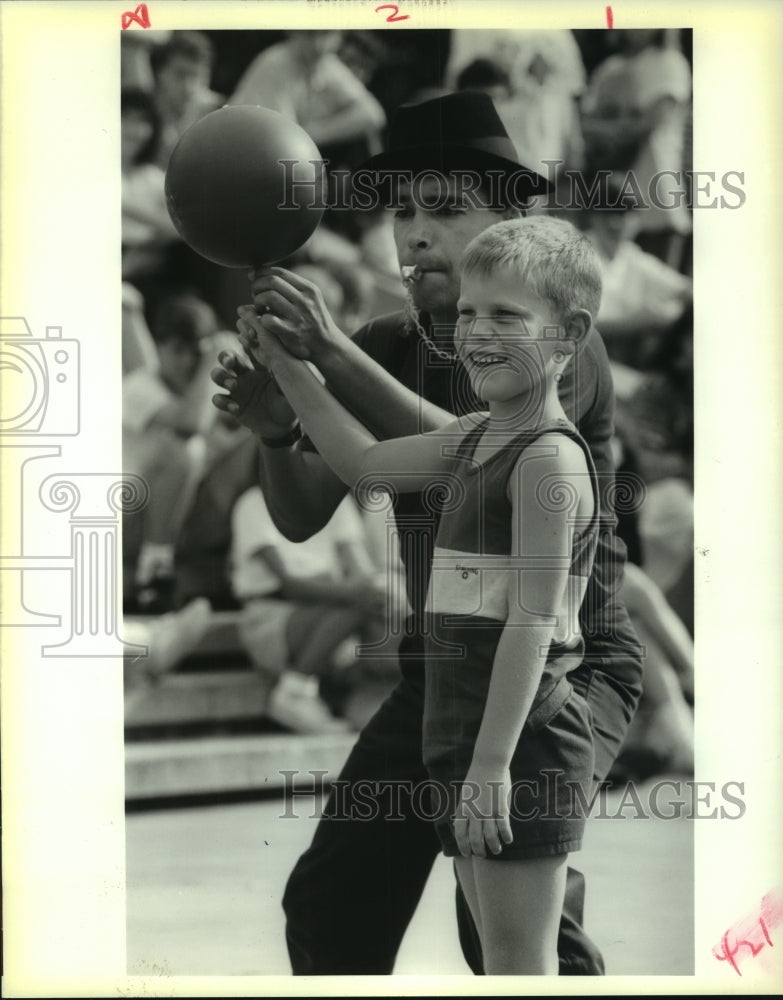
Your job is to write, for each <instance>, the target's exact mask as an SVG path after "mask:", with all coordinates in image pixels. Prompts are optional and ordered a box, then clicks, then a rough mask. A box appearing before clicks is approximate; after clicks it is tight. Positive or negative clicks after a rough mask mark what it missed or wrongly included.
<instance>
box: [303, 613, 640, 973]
mask: <svg viewBox="0 0 783 1000" xmlns="http://www.w3.org/2000/svg"><path fill="white" fill-rule="evenodd" d="M622 613H623V615H624V611H623V612H622ZM401 670H402V680H401V681H400V683H399V684H398V685H397V687H396V688H395V689H394V691H393V692H392V694H391V695H390V696H389V697H388V698H387V700H386V701H385V702H384V704H383V705H382V706H381V708H380V709H379V710H378V712H377V713H376V714H375V716H374V717H373V719H371V721H370V722H369V723H368V724H367V726H366V727H365V728H364V730H363V731H362V733H361V735H360V736H359V739H358V741H357V743H356V745H355V747H354V749H353V750H352V752H351V754H350V756H349V757H348V760H347V761H346V764H345V766H344V767H343V770H342V772H341V774H340V777H339V779H338V783H337V786H336V789H333V790H332V792H331V793H330V795H329V798H328V801H327V804H326V806H325V807H324V818H322V819H321V820H320V822H319V823H318V827H317V829H316V832H315V836H314V838H313V842H312V844H311V846H310V847H309V849H308V850H307V851H306V852H305V853H304V854H303V855H302V857H301V858H300V859H299V861H298V863H297V864H296V866H295V868H294V870H293V872H292V873H291V876H290V878H289V880H288V884H287V886H286V891H285V895H284V898H283V908H284V910H285V914H286V918H287V923H286V937H287V942H288V951H289V956H290V959H291V966H292V969H293V972H294V974H295V975H389V974H391V972H392V971H393V968H394V962H395V959H396V956H397V951H398V949H399V946H400V943H401V941H402V938H403V935H404V934H405V931H406V929H407V927H408V923H409V922H410V919H411V917H412V916H413V914H414V911H415V910H416V906H417V905H418V902H419V899H420V898H421V895H422V892H423V890H424V886H425V884H426V881H427V877H428V876H429V873H430V870H431V868H432V865H433V863H434V861H435V858H436V857H437V855H438V853H439V852H440V841H439V840H438V837H437V834H436V833H435V829H434V824H433V823H431V822H430V821H428V820H427V819H426V818H423V817H422V816H420V815H417V810H416V809H415V808H414V806H415V805H417V804H419V805H420V803H417V802H416V799H415V797H414V798H413V799H412V798H411V796H410V795H406V794H398V795H397V796H396V797H395V798H394V799H392V798H390V795H391V792H390V791H387V792H386V793H384V794H382V795H381V796H380V808H378V809H374V808H373V805H372V802H371V800H372V799H373V798H374V794H373V791H372V789H373V788H374V786H375V785H376V783H378V784H379V785H380V786H381V787H385V786H386V785H387V784H389V785H391V786H393V784H394V783H395V782H398V783H399V782H402V783H404V787H405V788H415V787H416V786H417V785H420V784H421V783H423V782H425V781H426V780H427V773H426V771H425V769H424V767H423V764H422V762H421V755H422V750H421V726H422V710H423V704H424V690H423V689H424V668H423V663H422V662H421V660H419V659H418V658H416V659H406V658H405V657H404V656H402V657H401ZM571 677H572V683H573V686H574V688H575V689H576V690H577V691H578V692H579V693H580V694H581V695H582V696H583V697H584V698H586V700H587V702H588V704H589V705H590V707H591V710H592V712H593V721H594V735H595V749H596V768H595V771H596V780H598V781H600V780H603V778H605V776H606V774H607V773H608V770H609V767H610V766H611V763H612V761H613V760H614V758H615V756H616V754H617V752H618V750H619V748H620V744H621V742H622V739H623V736H624V733H625V730H626V728H627V725H628V721H629V720H630V718H631V715H632V714H633V710H634V707H635V703H636V699H637V698H638V681H639V678H638V675H637V674H636V673H635V672H634V671H633V670H631V671H629V683H628V685H624V684H623V683H620V682H618V681H617V680H616V679H612V678H609V677H608V676H607V674H605V673H602V672H598V671H595V670H592V669H590V668H589V667H586V666H584V665H583V666H582V667H580V668H579V670H578V671H575V672H574V673H573V674H572V675H571ZM302 781H303V782H306V776H303V777H302ZM343 782H344V783H345V784H343ZM361 782H366V783H367V784H365V785H364V786H362V785H361V784H360V785H359V786H358V787H357V783H361ZM352 790H355V791H356V793H357V797H356V798H355V799H354V798H353V797H352ZM306 802H307V800H306V799H294V800H293V811H294V812H295V813H296V814H297V815H299V816H302V817H304V816H308V815H310V814H311V813H310V811H307V810H306V805H305V803H306ZM425 802H426V800H425ZM425 808H426V805H425ZM390 811H391V814H392V818H390V815H389V814H390ZM352 812H353V815H354V817H355V818H348V817H351V815H352ZM373 812H375V815H371V814H372V813H373ZM395 812H396V813H398V815H399V816H400V817H401V818H398V819H395V818H393V815H394V813H395ZM335 813H336V815H335ZM330 816H331V817H332V818H329V817H330ZM363 817H367V818H363ZM583 907H584V878H583V876H582V875H581V874H580V873H579V872H577V871H574V870H573V869H569V870H568V880H567V885H566V899H565V905H564V908H563V917H562V920H561V924H560V934H559V938H558V954H559V958H560V974H561V975H602V974H603V972H604V966H603V960H602V958H601V954H600V952H599V951H598V949H597V948H596V946H595V945H594V944H593V943H592V941H590V939H589V938H588V937H587V935H586V934H585V933H584V930H583V929H582V915H583ZM457 918H458V923H459V936H460V943H461V944H462V949H463V953H464V955H465V959H466V961H467V962H468V964H469V966H470V967H471V969H472V970H473V972H474V973H476V974H477V975H480V974H482V973H483V969H482V963H481V952H480V948H479V946H478V940H477V938H476V936H475V929H474V927H473V923H472V921H471V919H470V914H469V912H468V909H467V905H466V903H465V900H464V897H463V896H462V894H461V892H460V891H459V889H458V890H457Z"/></svg>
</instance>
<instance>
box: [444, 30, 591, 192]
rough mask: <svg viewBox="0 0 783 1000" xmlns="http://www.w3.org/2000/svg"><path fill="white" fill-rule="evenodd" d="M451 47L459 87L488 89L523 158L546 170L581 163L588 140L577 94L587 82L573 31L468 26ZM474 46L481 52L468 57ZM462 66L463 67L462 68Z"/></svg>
mask: <svg viewBox="0 0 783 1000" xmlns="http://www.w3.org/2000/svg"><path fill="white" fill-rule="evenodd" d="M456 34H458V35H463V34H464V35H467V36H476V38H475V41H474V40H473V39H471V38H469V39H468V40H467V44H466V42H465V41H464V40H459V41H457V43H456V44H455V46H454V47H453V50H452V54H451V59H450V65H451V70H450V75H451V74H453V73H455V72H456V78H455V82H456V86H457V89H458V90H483V91H484V92H485V93H487V94H489V96H490V97H491V98H492V99H493V101H494V102H495V106H496V108H497V111H498V114H499V115H500V117H501V119H502V121H503V124H504V125H505V127H506V131H507V132H508V134H509V137H510V138H511V141H512V142H513V143H514V147H515V149H516V151H517V153H518V154H519V159H520V160H521V162H522V163H525V164H526V165H527V166H529V167H532V168H533V169H534V170H537V171H538V172H539V173H541V174H543V175H544V176H550V173H551V170H550V169H549V168H548V167H547V165H546V164H545V163H544V162H543V161H544V160H560V161H561V164H560V166H559V167H558V168H557V170H556V172H559V171H561V170H563V169H567V170H578V169H580V168H581V167H582V161H583V154H584V143H583V139H582V131H581V125H580V119H579V109H578V106H577V103H576V102H577V98H578V97H579V94H580V93H581V91H582V89H583V87H584V82H585V71H584V66H583V65H582V57H581V54H580V52H579V47H578V46H577V44H576V40H575V39H574V36H573V34H572V33H571V32H570V31H509V32H505V33H498V32H495V31H467V32H457V33H456ZM470 50H472V51H473V52H475V54H476V58H474V59H473V60H472V61H471V60H469V59H467V55H468V52H469V51H470ZM457 67H459V68H458V69H457Z"/></svg>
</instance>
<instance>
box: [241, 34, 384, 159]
mask: <svg viewBox="0 0 783 1000" xmlns="http://www.w3.org/2000/svg"><path fill="white" fill-rule="evenodd" d="M341 35H342V32H340V31H292V32H290V34H289V36H288V38H286V40H285V41H283V42H279V43H278V44H277V45H271V46H270V47H269V48H268V49H264V51H263V52H261V53H260V54H259V55H258V56H257V57H256V58H255V59H254V61H253V62H252V63H251V64H250V66H249V67H248V69H247V70H246V71H245V73H244V75H243V76H242V78H241V80H240V81H239V83H238V84H237V87H236V90H235V91H234V93H233V94H232V95H231V97H230V99H229V102H228V103H229V104H260V105H261V106H262V107H265V108H271V109H272V110H273V111H279V112H280V114H282V115H286V116H287V117H288V118H292V119H293V120H294V121H295V122H297V123H298V124H299V125H301V126H302V128H303V129H304V130H305V131H306V132H308V133H309V135H310V137H311V138H312V140H313V142H315V144H316V145H317V146H318V148H319V149H320V150H321V152H322V153H324V154H325V150H326V149H328V148H329V147H330V146H336V145H339V144H341V143H345V142H350V141H353V140H356V139H362V138H366V139H368V141H370V144H371V146H373V149H372V152H375V151H377V150H376V148H375V147H377V149H379V148H380V146H379V134H380V131H381V130H382V129H383V127H384V126H385V124H386V114H385V112H384V110H383V108H382V107H381V105H380V103H379V102H378V101H377V100H376V99H375V98H374V97H373V95H372V94H371V93H370V92H369V90H367V88H366V87H365V86H364V84H363V83H362V82H361V81H360V80H359V79H358V78H357V77H356V76H355V75H354V74H353V73H352V72H351V70H350V69H348V67H347V66H346V65H345V63H343V62H342V61H341V60H340V58H339V57H338V55H337V49H338V48H339V46H340V41H341ZM325 155H326V154H325Z"/></svg>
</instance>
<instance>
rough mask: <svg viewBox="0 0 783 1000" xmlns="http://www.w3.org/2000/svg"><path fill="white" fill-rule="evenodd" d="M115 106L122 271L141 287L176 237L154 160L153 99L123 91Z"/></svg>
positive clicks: (156, 124) (157, 131) (161, 176)
mask: <svg viewBox="0 0 783 1000" xmlns="http://www.w3.org/2000/svg"><path fill="white" fill-rule="evenodd" d="M120 109H121V142H120V162H121V166H122V276H123V278H124V279H125V280H127V281H130V282H132V283H133V284H135V285H137V286H139V287H140V288H142V291H143V290H144V289H143V287H142V286H143V282H144V279H145V278H148V277H150V276H154V275H155V274H156V273H158V272H161V271H163V270H165V268H166V266H167V258H168V253H169V249H170V247H171V246H172V244H177V243H179V241H180V238H179V234H178V233H177V230H176V229H175V228H174V223H173V222H172V221H171V219H170V218H169V213H168V210H167V208H166V195H165V191H164V183H165V174H164V173H163V170H161V168H160V167H159V166H158V165H157V163H156V162H155V158H156V156H157V150H158V143H159V138H160V127H161V126H160V117H159V115H158V112H157V110H156V108H155V104H154V102H153V99H152V97H150V95H149V94H147V93H145V92H144V91H143V90H134V89H130V90H123V92H122V94H121V96H120Z"/></svg>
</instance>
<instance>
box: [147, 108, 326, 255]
mask: <svg viewBox="0 0 783 1000" xmlns="http://www.w3.org/2000/svg"><path fill="white" fill-rule="evenodd" d="M292 181H293V182H294V183H292ZM166 204H167V206H168V210H169V215H170V216H171V218H172V221H173V222H174V225H175V226H176V228H177V231H178V232H179V234H180V235H181V236H182V238H183V239H184V240H185V242H186V243H187V244H188V245H189V246H190V247H191V248H192V249H193V250H195V251H196V253H198V254H200V255H201V256H202V257H206V258H207V260H211V261H213V262H214V263H216V264H223V265H225V266H226V267H255V266H258V265H261V264H271V263H274V262H275V261H278V260H282V259H283V258H285V257H287V256H289V254H292V253H293V252H294V251H295V250H298V249H299V247H301V246H302V244H303V243H305V242H306V241H307V240H308V239H309V237H310V236H311V235H312V233H313V232H314V231H315V229H316V227H317V226H318V224H319V222H320V221H321V217H322V216H323V213H324V169H323V160H322V158H321V154H320V152H319V151H318V147H317V146H316V145H315V143H314V142H313V140H312V139H311V138H310V136H309V135H308V134H307V133H306V132H305V131H304V129H302V128H300V127H299V125H297V124H296V123H295V122H293V121H291V119H289V118H286V117H285V116H284V115H281V114H278V113H277V112H276V111H271V110H270V109H269V108H260V107H255V106H250V105H235V106H231V107H225V108H220V109H219V110H217V111H213V112H211V113H210V114H208V115H206V116H205V117H204V118H201V119H200V120H199V121H197V122H196V123H195V125H192V126H191V127H190V128H189V129H188V131H187V132H185V134H184V135H183V136H182V138H181V139H180V141H179V143H178V144H177V146H176V147H175V149H174V152H173V153H172V154H171V159H170V160H169V165H168V169H167V171H166Z"/></svg>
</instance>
